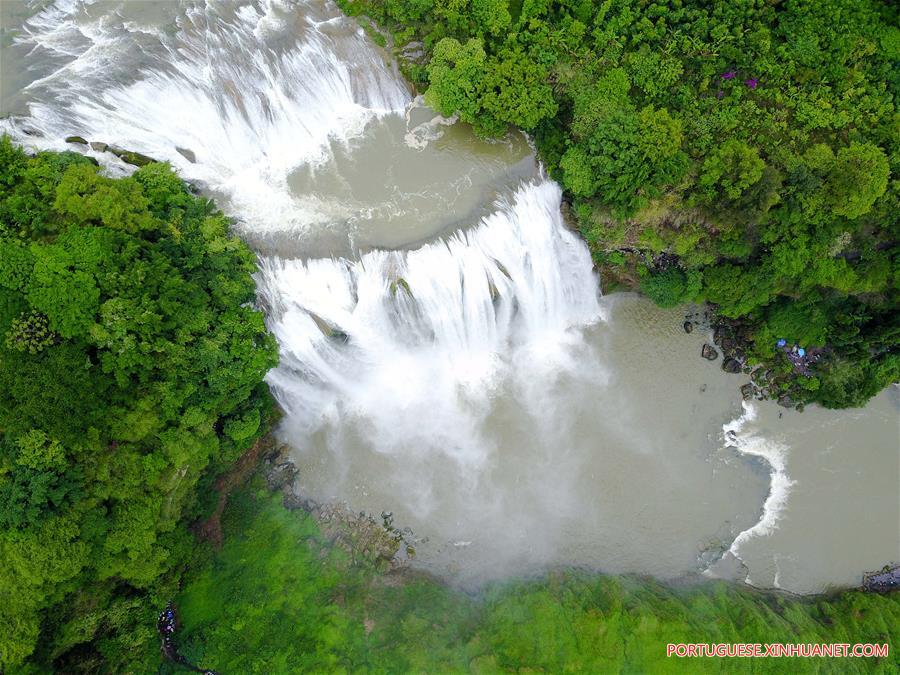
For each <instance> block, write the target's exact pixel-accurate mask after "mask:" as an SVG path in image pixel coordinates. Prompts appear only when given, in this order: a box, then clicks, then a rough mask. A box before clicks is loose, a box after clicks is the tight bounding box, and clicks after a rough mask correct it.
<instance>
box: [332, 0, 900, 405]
mask: <svg viewBox="0 0 900 675" xmlns="http://www.w3.org/2000/svg"><path fill="white" fill-rule="evenodd" d="M340 4H341V6H342V7H343V8H344V9H345V11H347V12H349V13H350V14H356V15H366V16H368V17H371V18H372V19H374V20H375V21H376V22H377V23H378V24H381V25H382V26H385V27H387V28H389V29H390V30H391V31H392V32H393V41H394V44H395V45H396V46H397V51H398V54H401V55H402V53H403V49H402V48H403V46H404V45H406V44H408V43H409V42H410V41H413V40H415V41H421V42H422V43H423V49H424V52H425V59H424V60H423V61H422V62H407V63H406V65H405V68H406V72H407V74H408V75H409V76H410V77H411V78H412V79H413V80H415V81H416V82H417V83H418V84H420V85H421V86H422V87H424V88H427V92H426V100H427V101H429V102H430V103H431V104H432V105H433V106H434V107H435V108H437V109H438V110H440V111H441V112H442V113H445V114H448V115H449V114H453V113H458V114H459V116H460V118H461V119H462V120H464V121H466V122H469V123H471V124H472V125H474V127H475V129H476V131H477V132H479V133H481V134H485V135H493V134H499V133H502V132H504V131H505V130H506V129H507V128H508V127H509V126H510V125H514V126H517V127H520V128H522V129H525V130H527V131H529V132H530V133H531V134H532V135H533V137H534V139H535V141H536V143H537V146H538V149H539V150H540V153H541V156H542V158H543V160H544V162H545V163H546V165H547V167H548V169H549V171H550V173H551V175H552V176H553V177H554V178H556V179H558V180H559V181H560V182H561V183H562V185H563V186H564V187H565V189H566V191H567V195H568V198H569V199H570V200H571V203H572V205H573V210H574V213H575V215H576V217H577V221H578V224H579V227H580V229H581V231H582V232H583V234H584V236H585V238H586V239H587V241H588V243H589V245H590V246H591V248H592V251H593V254H594V256H595V259H596V260H597V262H598V263H600V264H602V265H603V266H604V267H606V268H607V269H609V268H615V271H616V276H617V277H618V278H619V279H628V278H630V279H631V282H632V283H633V284H639V285H640V287H641V289H642V290H643V291H644V292H645V293H646V294H647V295H648V296H650V297H651V298H652V299H654V300H655V301H656V302H658V303H659V304H661V305H663V306H675V305H677V304H679V303H683V302H687V301H707V302H709V303H712V304H713V305H714V306H715V307H716V308H717V310H718V313H719V315H720V317H722V318H723V319H725V320H728V321H731V322H733V323H735V324H737V326H738V328H739V329H740V330H739V332H740V334H741V335H742V336H743V341H744V343H745V345H744V347H745V349H747V350H749V354H747V356H748V359H749V362H748V365H753V364H754V363H764V364H765V365H766V366H767V368H768V369H770V373H769V377H768V378H767V381H768V385H769V387H770V394H771V395H774V396H777V395H779V394H783V393H785V392H788V393H790V394H791V396H792V397H793V399H794V400H795V401H810V400H815V401H818V402H820V403H822V404H823V405H825V406H829V407H845V406H857V405H861V404H862V403H864V402H865V401H866V400H867V399H868V398H869V397H871V396H872V395H874V394H875V393H877V392H878V391H880V390H881V389H882V388H883V387H884V386H886V385H887V384H888V383H889V382H891V381H896V380H897V379H900V355H898V353H897V344H898V335H900V319H898V317H900V301H898V278H897V276H898V266H897V256H898V251H900V249H898V239H900V237H898V232H900V225H898V223H900V189H898V180H897V177H898V176H900V113H898V111H897V108H896V104H895V99H896V98H897V95H898V93H900V27H898V5H897V4H896V3H888V2H879V1H877V0H734V1H732V2H708V1H707V2H704V1H699V0H605V1H603V2H593V1H591V0H559V1H552V0H341V2H340ZM361 20H363V22H364V23H365V22H367V19H366V18H362V19H361ZM367 25H368V24H367ZM370 28H371V26H370ZM415 52H416V50H415V49H409V50H407V51H406V53H407V54H415ZM779 338H784V339H785V340H787V342H788V344H789V345H790V344H794V343H797V344H799V345H801V346H805V347H806V349H807V350H808V351H811V357H810V358H809V359H808V362H801V363H796V362H795V363H793V364H792V363H790V362H789V360H788V359H787V358H786V356H785V354H784V353H783V352H782V351H780V350H776V341H777V340H778V339H779ZM813 356H814V357H815V358H813Z"/></svg>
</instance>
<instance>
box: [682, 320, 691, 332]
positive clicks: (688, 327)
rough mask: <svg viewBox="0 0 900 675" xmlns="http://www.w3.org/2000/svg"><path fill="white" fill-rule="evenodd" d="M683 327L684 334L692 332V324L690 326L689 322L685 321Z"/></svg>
mask: <svg viewBox="0 0 900 675" xmlns="http://www.w3.org/2000/svg"><path fill="white" fill-rule="evenodd" d="M683 325H684V332H685V333H690V332H691V331H693V330H694V324H692V323H691V322H690V321H685V322H684V324H683Z"/></svg>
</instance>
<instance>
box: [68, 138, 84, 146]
mask: <svg viewBox="0 0 900 675" xmlns="http://www.w3.org/2000/svg"><path fill="white" fill-rule="evenodd" d="M66 143H77V144H78V145H87V144H88V142H87V141H86V140H84V139H83V138H82V137H81V136H66Z"/></svg>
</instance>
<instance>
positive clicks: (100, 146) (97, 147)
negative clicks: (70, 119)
mask: <svg viewBox="0 0 900 675" xmlns="http://www.w3.org/2000/svg"><path fill="white" fill-rule="evenodd" d="M90 145H91V150H93V151H94V152H106V149H107V148H108V147H109V146H108V145H107V144H106V143H101V142H100V141H91V144H90Z"/></svg>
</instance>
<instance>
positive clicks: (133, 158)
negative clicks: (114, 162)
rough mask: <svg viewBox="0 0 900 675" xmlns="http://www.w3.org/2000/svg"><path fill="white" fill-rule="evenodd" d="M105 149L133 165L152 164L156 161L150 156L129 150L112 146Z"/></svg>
mask: <svg viewBox="0 0 900 675" xmlns="http://www.w3.org/2000/svg"><path fill="white" fill-rule="evenodd" d="M107 149H108V150H109V151H110V152H111V153H112V154H114V155H115V156H116V157H118V158H119V159H121V160H122V161H123V162H125V163H126V164H131V165H133V166H146V165H147V164H152V163H153V162H155V161H156V160H155V159H153V158H152V157H148V156H147V155H142V154H141V153H139V152H133V151H131V150H122V149H121V148H113V147H110V148H107Z"/></svg>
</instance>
